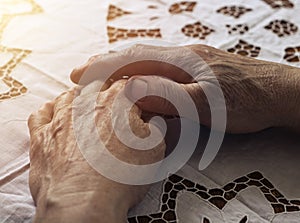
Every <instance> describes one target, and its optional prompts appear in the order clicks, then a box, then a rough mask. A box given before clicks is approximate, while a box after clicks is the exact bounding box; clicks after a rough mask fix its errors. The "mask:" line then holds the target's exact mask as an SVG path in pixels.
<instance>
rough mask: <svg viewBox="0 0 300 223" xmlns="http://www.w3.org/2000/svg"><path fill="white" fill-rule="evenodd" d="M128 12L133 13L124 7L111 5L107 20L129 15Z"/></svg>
mask: <svg viewBox="0 0 300 223" xmlns="http://www.w3.org/2000/svg"><path fill="white" fill-rule="evenodd" d="M128 14H131V13H130V12H128V11H124V10H123V9H120V8H118V7H117V6H115V5H109V8H108V15H107V20H108V21H111V20H114V19H116V18H118V17H121V16H123V15H128Z"/></svg>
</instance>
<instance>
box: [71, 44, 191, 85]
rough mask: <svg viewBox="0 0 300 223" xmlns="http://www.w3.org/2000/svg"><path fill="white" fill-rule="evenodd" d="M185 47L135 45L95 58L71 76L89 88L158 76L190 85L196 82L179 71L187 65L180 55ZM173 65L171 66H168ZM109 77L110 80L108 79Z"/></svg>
mask: <svg viewBox="0 0 300 223" xmlns="http://www.w3.org/2000/svg"><path fill="white" fill-rule="evenodd" d="M183 50H185V51H186V50H187V49H186V48H184V47H156V46H147V45H135V46H133V47H131V48H129V49H126V50H123V51H120V52H118V53H112V54H106V55H103V56H101V57H96V58H94V59H92V60H90V62H88V63H87V64H86V65H84V66H83V67H81V68H80V69H77V70H75V71H74V72H73V73H72V74H71V80H72V81H73V82H74V83H77V84H83V85H86V84H87V83H90V82H92V81H94V80H97V79H102V81H106V79H109V78H112V79H113V80H115V81H116V80H119V79H122V78H123V76H124V75H127V76H129V77H132V76H134V75H136V74H139V75H158V76H163V77H167V78H170V79H172V80H174V81H176V82H179V83H190V82H192V81H193V78H192V77H191V76H190V75H189V74H187V73H186V72H185V71H184V70H182V69H181V68H179V67H177V66H176V65H177V64H182V63H183V62H184V63H185V62H186V63H188V61H184V60H183V58H182V57H180V56H179V55H180V52H181V51H183ZM167 61H170V62H167ZM105 75H107V76H105Z"/></svg>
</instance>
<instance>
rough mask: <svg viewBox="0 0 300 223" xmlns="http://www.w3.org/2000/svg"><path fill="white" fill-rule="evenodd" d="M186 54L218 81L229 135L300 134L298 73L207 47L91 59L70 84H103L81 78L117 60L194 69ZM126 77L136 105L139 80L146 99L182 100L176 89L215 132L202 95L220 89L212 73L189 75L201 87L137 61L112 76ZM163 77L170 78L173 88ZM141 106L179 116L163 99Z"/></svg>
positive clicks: (137, 49)
mask: <svg viewBox="0 0 300 223" xmlns="http://www.w3.org/2000/svg"><path fill="white" fill-rule="evenodd" d="M185 49H189V50H192V51H193V52H195V53H196V54H197V55H199V56H200V57H201V58H202V60H204V61H205V63H206V64H207V65H208V67H209V68H210V69H211V70H212V71H213V73H214V75H215V77H216V78H217V80H218V82H219V84H220V86H221V89H222V91H223V94H224V98H225V103H226V110H227V126H226V131H227V132H230V133H249V132H257V131H260V130H263V129H266V128H270V127H288V128H291V129H294V130H299V129H300V120H299V118H298V117H299V115H300V108H299V107H300V106H298V105H299V102H300V91H299V89H300V69H299V68H295V67H291V66H287V65H283V64H278V63H272V62H267V61H261V60H256V59H253V58H249V57H243V56H239V55H235V54H231V53H227V52H224V51H221V50H218V49H215V48H213V47H209V46H205V45H190V46H185V47H156V46H147V45H136V46H133V47H131V48H129V49H127V50H122V51H120V52H117V53H113V54H107V55H99V56H95V57H92V58H91V59H90V60H89V61H88V62H87V63H86V64H85V65H83V66H81V67H79V68H78V69H75V70H74V71H73V72H72V74H71V79H72V80H73V82H74V83H80V84H86V83H88V82H89V81H91V80H93V79H97V78H98V79H101V78H102V77H101V74H95V75H94V77H90V78H87V79H84V78H82V77H84V75H86V71H88V69H89V68H90V67H91V65H93V66H96V67H97V69H99V70H102V69H106V67H107V66H111V64H115V62H116V61H118V60H122V59H124V58H135V59H138V58H141V57H142V56H143V55H152V56H153V55H154V56H156V57H157V58H173V61H176V64H185V65H186V66H193V65H194V64H192V63H191V61H189V60H188V59H186V58H185V57H184V55H185ZM95 64H96V65H95ZM83 74H84V75H83ZM123 75H127V76H129V77H131V78H130V80H129V81H128V83H127V85H126V91H125V92H126V95H127V97H128V98H130V99H131V100H133V101H134V97H133V96H132V91H134V85H132V82H134V80H135V79H142V80H143V81H144V82H147V83H148V93H153V92H155V91H157V90H158V88H159V87H160V89H166V90H165V92H164V93H166V92H172V93H173V94H178V93H177V92H179V91H178V90H177V89H178V88H183V89H185V90H186V91H187V92H188V93H189V94H190V95H191V96H192V98H193V99H194V101H195V104H196V106H197V108H198V112H199V118H200V121H201V123H202V124H204V125H206V126H209V127H211V113H210V107H209V104H208V101H207V99H206V96H205V94H204V91H203V89H207V90H211V89H213V88H215V87H216V84H215V83H214V81H213V80H214V77H213V76H212V75H211V73H209V72H203V70H202V68H201V67H199V69H198V71H196V73H194V74H191V75H193V76H196V80H197V81H198V82H199V85H198V84H196V83H195V80H194V79H193V78H191V76H190V75H188V74H187V73H185V72H184V71H182V70H181V69H178V68H177V67H176V66H172V65H170V64H167V63H162V62H157V61H139V62H136V63H133V64H129V65H127V66H125V67H123V68H122V69H119V70H118V71H117V72H116V73H114V74H113V76H112V78H113V79H114V80H118V79H120V78H121V77H122V76H123ZM137 75H138V76H137ZM142 75H143V76H142ZM152 75H156V76H152ZM161 77H166V78H169V79H171V80H173V81H174V82H172V81H169V80H167V79H165V78H161ZM107 86H109V83H107ZM149 86H150V87H149ZM149 91H150V92H149ZM177 98H178V100H179V102H180V100H181V101H182V97H181V95H180V94H178V95H177ZM216 100H218V98H216ZM137 105H138V106H139V107H140V108H141V109H142V110H144V111H149V112H155V113H162V114H168V115H174V114H175V115H176V110H175V109H174V107H172V106H171V105H170V103H168V102H167V101H166V100H163V99H161V98H157V97H145V98H144V100H140V101H138V102H137ZM213 109H219V108H218V107H214V108H213Z"/></svg>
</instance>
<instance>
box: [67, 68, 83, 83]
mask: <svg viewBox="0 0 300 223" xmlns="http://www.w3.org/2000/svg"><path fill="white" fill-rule="evenodd" d="M81 73H82V72H81V69H78V68H75V69H74V70H73V71H72V73H71V75H70V79H71V81H72V82H73V83H74V84H78V83H79V80H80V76H81Z"/></svg>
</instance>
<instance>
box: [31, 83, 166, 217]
mask: <svg viewBox="0 0 300 223" xmlns="http://www.w3.org/2000/svg"><path fill="white" fill-rule="evenodd" d="M124 85H125V81H124V80H123V81H118V82H115V83H114V84H113V85H112V86H111V87H110V88H109V89H107V90H106V91H103V92H101V93H100V95H99V97H98V100H97V108H96V118H95V120H96V126H97V130H98V133H99V137H100V138H101V140H102V141H103V142H104V144H105V146H106V147H107V149H108V150H109V151H110V152H111V153H112V154H113V155H114V156H116V157H117V158H118V159H120V160H123V161H125V162H128V163H135V164H148V163H152V162H156V161H159V160H161V159H162V158H163V157H164V152H165V144H164V142H162V143H160V144H159V145H158V146H156V147H155V148H154V149H153V150H149V151H148V150H147V151H138V150H132V149H130V148H128V147H127V146H125V145H124V144H122V143H121V142H120V141H119V140H118V138H117V137H116V135H115V134H114V132H113V130H112V123H111V122H112V117H111V111H112V104H113V101H114V99H115V97H116V95H117V93H120V92H121V93H120V95H121V97H123V100H122V101H123V102H124V103H129V100H128V99H126V97H125V96H124V94H123V93H122V91H123V90H124ZM87 87H89V86H87ZM83 90H84V89H80V88H75V89H72V90H70V91H68V92H66V93H64V94H62V95H61V96H59V97H58V98H56V99H55V100H54V101H52V102H50V103H47V104H46V105H45V106H43V107H42V108H41V109H40V110H39V111H38V112H37V113H35V114H33V115H31V116H30V118H29V121H28V125H29V129H30V136H31V148H30V160H31V166H30V182H29V183H30V190H31V193H32V196H33V198H34V201H35V204H36V205H37V213H36V218H35V222H56V223H59V222H72V223H74V222H112V223H114V222H126V217H127V211H128V209H129V208H131V207H132V206H134V205H136V204H137V203H138V202H139V201H140V200H141V199H142V198H143V197H144V195H145V194H146V192H147V190H148V186H131V185H125V184H121V183H117V182H114V181H112V180H109V179H108V178H105V177H104V176H102V175H100V174H99V173H98V172H97V171H95V170H94V169H93V168H92V167H91V166H90V165H89V164H88V163H87V161H86V160H85V159H84V157H83V156H82V154H81V152H80V150H79V149H78V145H77V143H76V138H75V136H74V131H73V130H74V126H73V121H72V108H73V107H72V106H73V105H72V102H73V100H74V97H75V95H77V94H80V92H83ZM122 95H123V96H122ZM87 100H88V99H87ZM85 112H87V113H89V112H92V111H85ZM120 112H121V113H122V112H123V113H124V112H125V111H120ZM119 115H122V114H119ZM129 116H130V120H129V121H130V126H131V128H132V131H133V132H134V133H135V134H136V135H137V136H138V137H146V136H147V135H148V134H149V124H147V123H144V122H143V120H142V119H141V118H140V116H141V111H140V109H138V107H137V106H134V107H133V108H132V109H131V111H130V115H129ZM88 131H96V130H95V129H87V132H88ZM88 136H89V135H87V137H88ZM87 140H89V141H91V140H93V139H92V138H90V139H89V138H88V139H87ZM81 149H82V148H81ZM83 149H84V148H83ZM112 171H122V170H113V169H112Z"/></svg>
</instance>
